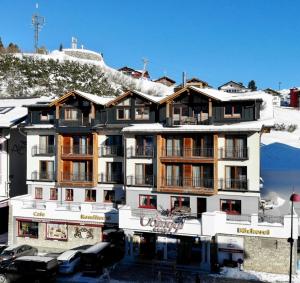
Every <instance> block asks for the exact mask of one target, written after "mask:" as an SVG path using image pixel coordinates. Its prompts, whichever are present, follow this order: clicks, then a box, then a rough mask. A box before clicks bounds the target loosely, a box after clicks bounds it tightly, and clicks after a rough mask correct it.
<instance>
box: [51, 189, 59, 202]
mask: <svg viewBox="0 0 300 283" xmlns="http://www.w3.org/2000/svg"><path fill="white" fill-rule="evenodd" d="M57 199H58V190H57V188H50V200H57Z"/></svg>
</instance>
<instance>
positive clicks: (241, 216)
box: [226, 214, 251, 222]
mask: <svg viewBox="0 0 300 283" xmlns="http://www.w3.org/2000/svg"><path fill="white" fill-rule="evenodd" d="M226 220H227V221H247V222H251V215H248V214H226Z"/></svg>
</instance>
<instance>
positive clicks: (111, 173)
mask: <svg viewBox="0 0 300 283" xmlns="http://www.w3.org/2000/svg"><path fill="white" fill-rule="evenodd" d="M106 177H107V182H111V183H120V182H121V179H122V162H107V163H106Z"/></svg>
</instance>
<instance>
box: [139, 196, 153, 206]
mask: <svg viewBox="0 0 300 283" xmlns="http://www.w3.org/2000/svg"><path fill="white" fill-rule="evenodd" d="M139 207H140V208H152V209H156V207H157V197H156V196H154V195H139Z"/></svg>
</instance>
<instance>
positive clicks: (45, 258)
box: [15, 255, 54, 263]
mask: <svg viewBox="0 0 300 283" xmlns="http://www.w3.org/2000/svg"><path fill="white" fill-rule="evenodd" d="M15 260H17V261H21V260H22V261H39V262H46V263H47V262H49V261H51V260H54V258H53V257H49V256H37V255H27V256H20V257H18V258H16V259H15Z"/></svg>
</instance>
